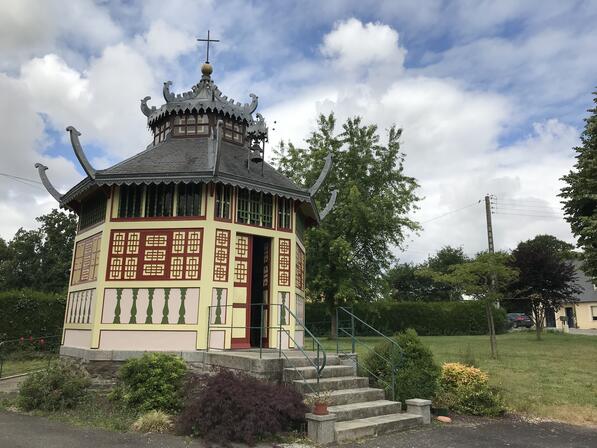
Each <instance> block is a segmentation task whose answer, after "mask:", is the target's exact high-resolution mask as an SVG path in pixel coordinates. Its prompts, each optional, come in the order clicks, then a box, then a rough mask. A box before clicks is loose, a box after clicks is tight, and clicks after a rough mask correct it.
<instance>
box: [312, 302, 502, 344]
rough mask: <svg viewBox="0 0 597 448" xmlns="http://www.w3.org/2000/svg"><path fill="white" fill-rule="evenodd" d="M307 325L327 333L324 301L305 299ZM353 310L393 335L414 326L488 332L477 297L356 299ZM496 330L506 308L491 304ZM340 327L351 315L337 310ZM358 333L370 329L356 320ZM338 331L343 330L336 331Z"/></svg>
mask: <svg viewBox="0 0 597 448" xmlns="http://www.w3.org/2000/svg"><path fill="white" fill-rule="evenodd" d="M305 308H306V309H305V321H306V325H307V328H309V330H311V331H312V332H313V333H314V334H315V335H316V336H328V335H329V333H330V315H329V313H328V308H327V305H326V304H324V303H308V304H306V307H305ZM352 309H353V313H354V314H355V315H356V316H358V317H359V318H361V319H362V320H364V321H365V322H367V323H368V324H369V325H371V326H372V327H373V328H376V329H377V330H379V331H381V332H382V333H383V334H386V335H392V334H395V333H397V332H401V331H405V330H407V329H408V328H413V329H415V330H416V331H417V333H418V334H419V335H420V336H457V335H481V334H487V318H486V314H485V305H484V304H483V303H481V302H477V301H465V302H389V301H380V302H370V303H357V304H355V305H354V306H353V307H352ZM493 316H494V320H495V328H496V332H498V333H503V332H504V331H506V328H507V322H506V311H505V310H503V309H502V308H493ZM340 320H341V325H340V326H341V327H342V328H347V329H349V328H350V318H348V319H347V316H346V314H345V313H341V314H340ZM355 326H356V331H357V334H359V335H362V336H365V335H370V334H372V332H371V331H370V330H368V329H367V328H366V327H365V326H364V325H361V324H359V323H358V322H357V324H356V325H355ZM339 334H340V335H341V334H342V332H340V333H339Z"/></svg>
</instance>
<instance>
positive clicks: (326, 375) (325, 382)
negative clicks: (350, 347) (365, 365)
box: [284, 354, 423, 442]
mask: <svg viewBox="0 0 597 448" xmlns="http://www.w3.org/2000/svg"><path fill="white" fill-rule="evenodd" d="M355 370H356V369H355V368H354V367H353V366H352V365H344V364H343V360H342V359H340V358H339V357H338V356H336V355H329V354H328V357H327V365H326V367H325V369H324V370H323V372H322V377H321V378H320V380H319V390H321V391H330V399H331V403H330V406H329V411H330V413H332V414H336V416H337V420H336V425H335V439H336V442H342V441H346V440H354V439H360V438H364V437H374V436H376V435H378V434H385V433H389V432H395V431H401V430H406V429H410V428H414V427H417V426H419V425H422V424H423V417H421V416H420V415H414V414H407V413H403V412H402V406H401V404H400V403H399V402H396V401H389V400H386V399H385V395H384V391H383V390H382V389H375V388H371V387H369V379H368V378H365V377H359V376H355V373H356V372H355ZM284 380H285V381H286V382H288V383H291V384H294V386H295V387H296V388H297V389H298V390H300V391H301V392H302V393H304V394H305V395H306V396H309V395H312V389H313V390H317V375H316V371H315V368H314V367H313V366H312V365H311V364H310V363H309V361H308V360H307V359H306V358H293V359H289V360H286V362H285V367H284ZM309 386H311V387H309ZM311 388H312V389H311Z"/></svg>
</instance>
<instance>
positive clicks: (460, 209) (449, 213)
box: [421, 199, 482, 224]
mask: <svg viewBox="0 0 597 448" xmlns="http://www.w3.org/2000/svg"><path fill="white" fill-rule="evenodd" d="M481 201H482V199H479V200H478V201H477V202H473V203H472V204H469V205H465V206H464V207H461V208H457V209H456V210H450V211H449V212H446V213H444V214H442V215H439V216H436V217H434V218H431V219H428V220H427V221H423V222H421V224H426V223H428V222H431V221H435V220H436V219H440V218H443V217H444V216H448V215H451V214H452V213H456V212H460V211H462V210H465V209H467V208H470V207H473V206H475V205H478V204H480V203H481Z"/></svg>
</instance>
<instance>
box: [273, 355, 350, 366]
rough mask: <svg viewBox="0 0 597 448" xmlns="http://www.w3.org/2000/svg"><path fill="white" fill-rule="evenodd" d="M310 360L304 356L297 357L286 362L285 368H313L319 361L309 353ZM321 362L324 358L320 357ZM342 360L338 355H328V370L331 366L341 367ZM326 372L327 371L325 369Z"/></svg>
mask: <svg viewBox="0 0 597 448" xmlns="http://www.w3.org/2000/svg"><path fill="white" fill-rule="evenodd" d="M309 358H310V359H311V361H309V359H307V358H305V357H304V356H296V357H292V358H289V359H285V360H284V366H285V367H313V364H312V363H314V362H316V360H317V355H316V354H314V353H309ZM319 359H320V360H323V356H321V355H320V358H319ZM341 364H342V360H341V359H340V358H339V357H338V356H337V355H330V354H328V355H327V357H326V363H325V365H326V368H327V367H329V366H337V365H341ZM324 370H325V369H324Z"/></svg>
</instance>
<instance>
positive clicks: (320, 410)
mask: <svg viewBox="0 0 597 448" xmlns="http://www.w3.org/2000/svg"><path fill="white" fill-rule="evenodd" d="M313 413H314V414H315V415H328V414H329V412H328V405H327V404H326V403H315V405H314V406H313Z"/></svg>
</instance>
